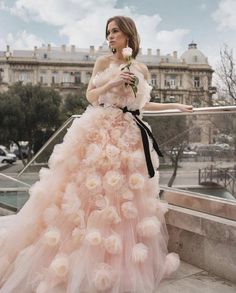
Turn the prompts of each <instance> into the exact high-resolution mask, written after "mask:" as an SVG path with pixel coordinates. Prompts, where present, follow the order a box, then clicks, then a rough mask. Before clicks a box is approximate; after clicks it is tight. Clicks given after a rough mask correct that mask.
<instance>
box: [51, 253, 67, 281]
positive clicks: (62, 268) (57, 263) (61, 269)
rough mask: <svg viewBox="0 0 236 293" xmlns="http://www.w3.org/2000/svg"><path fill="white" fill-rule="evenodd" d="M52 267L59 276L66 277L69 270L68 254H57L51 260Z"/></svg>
mask: <svg viewBox="0 0 236 293" xmlns="http://www.w3.org/2000/svg"><path fill="white" fill-rule="evenodd" d="M50 269H51V270H52V272H54V273H55V274H56V275H57V276H58V277H65V276H66V275H67V273H68V270H69V260H68V257H67V256H66V255H56V257H55V258H54V260H53V261H52V262H51V265H50Z"/></svg>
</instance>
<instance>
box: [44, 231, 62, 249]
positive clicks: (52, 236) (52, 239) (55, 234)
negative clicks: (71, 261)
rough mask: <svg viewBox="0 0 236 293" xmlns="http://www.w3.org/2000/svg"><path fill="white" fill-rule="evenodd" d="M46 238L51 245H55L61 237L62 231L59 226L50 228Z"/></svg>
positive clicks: (45, 235)
mask: <svg viewBox="0 0 236 293" xmlns="http://www.w3.org/2000/svg"><path fill="white" fill-rule="evenodd" d="M44 239H45V242H46V243H47V244H48V245H49V246H55V245H57V244H58V243H59V241H60V239H61V232H60V231H59V230H58V229H57V228H50V229H48V230H47V231H46V232H45V234H44Z"/></svg>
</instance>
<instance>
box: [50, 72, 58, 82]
mask: <svg viewBox="0 0 236 293" xmlns="http://www.w3.org/2000/svg"><path fill="white" fill-rule="evenodd" d="M55 83H59V74H58V72H57V71H53V72H52V84H55Z"/></svg>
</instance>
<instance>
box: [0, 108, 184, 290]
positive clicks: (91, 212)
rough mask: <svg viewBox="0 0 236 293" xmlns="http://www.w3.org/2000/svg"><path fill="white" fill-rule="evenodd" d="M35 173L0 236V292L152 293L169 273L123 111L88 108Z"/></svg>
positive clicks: (162, 235)
mask: <svg viewBox="0 0 236 293" xmlns="http://www.w3.org/2000/svg"><path fill="white" fill-rule="evenodd" d="M150 151H151V150H150ZM151 154H152V159H153V163H154V167H155V168H157V167H158V157H157V155H156V154H155V153H154V152H152V151H151ZM39 175H40V180H39V181H38V182H37V183H36V184H34V185H33V186H32V188H31V189H30V195H31V196H30V199H29V200H28V202H27V203H26V204H25V206H24V207H23V208H22V210H21V211H20V212H19V213H18V214H17V216H16V217H15V219H14V221H12V223H10V224H9V225H8V227H7V230H4V231H2V232H1V235H0V236H1V239H0V240H1V243H0V244H1V249H0V280H1V286H2V287H1V290H0V292H2V293H8V292H9V293H10V292H11V293H19V292H24V293H31V292H37V293H44V292H50V293H53V292H55V293H60V292H67V293H77V292H81V293H82V292H88V293H92V292H111V293H124V292H133V293H134V292H135V293H144V292H153V291H154V290H155V288H156V287H157V285H158V284H159V282H160V280H161V279H162V278H164V277H167V276H168V275H169V274H170V273H171V272H173V271H174V270H175V269H176V268H177V267H178V263H179V259H178V256H177V255H175V254H168V251H167V241H168V235H167V231H166V226H165V220H164V213H165V212H166V211H167V206H166V204H163V203H162V202H160V201H159V199H158V194H159V178H158V171H156V174H155V176H154V177H153V178H151V179H150V178H149V176H148V173H147V168H146V162H145V157H144V153H143V146H142V140H141V136H140V131H139V129H138V127H137V126H136V123H135V122H134V120H133V117H132V115H131V114H130V113H125V114H124V113H123V112H122V110H120V109H118V108H115V107H107V108H103V107H99V106H97V107H95V106H89V107H88V108H87V110H86V112H85V113H84V114H83V115H82V117H81V118H79V119H75V120H74V122H73V124H72V126H71V127H70V128H69V129H68V131H67V134H66V135H65V137H64V141H63V143H61V144H58V145H56V146H55V148H54V151H53V153H52V155H51V157H50V160H49V168H43V169H41V171H40V174H39Z"/></svg>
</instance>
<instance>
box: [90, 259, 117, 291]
mask: <svg viewBox="0 0 236 293" xmlns="http://www.w3.org/2000/svg"><path fill="white" fill-rule="evenodd" d="M92 281H93V284H94V286H95V288H96V289H97V290H98V291H106V290H109V289H111V287H112V286H113V285H114V282H115V273H114V271H113V269H112V267H111V266H110V265H109V264H107V263H100V264H99V265H98V266H97V268H96V269H95V272H94V277H93V280H92Z"/></svg>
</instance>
